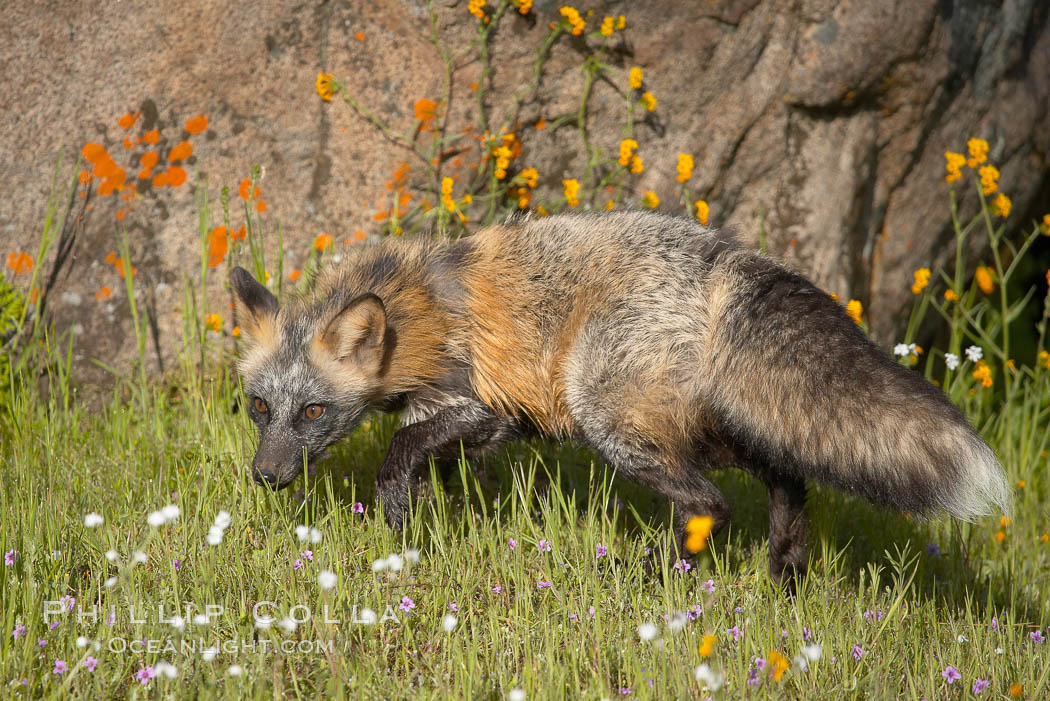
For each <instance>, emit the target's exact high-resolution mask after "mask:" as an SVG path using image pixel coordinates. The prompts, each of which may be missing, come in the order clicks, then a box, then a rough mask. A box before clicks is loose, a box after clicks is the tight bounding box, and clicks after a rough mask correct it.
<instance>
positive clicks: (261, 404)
mask: <svg viewBox="0 0 1050 701" xmlns="http://www.w3.org/2000/svg"><path fill="white" fill-rule="evenodd" d="M253 404H254V405H255V410H256V411H257V412H259V413H260V414H265V413H266V412H268V411H270V407H268V406H266V402H265V401H264V400H263V398H262V397H256V398H255V399H254V400H253Z"/></svg>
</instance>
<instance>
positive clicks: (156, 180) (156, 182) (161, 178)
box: [140, 171, 168, 187]
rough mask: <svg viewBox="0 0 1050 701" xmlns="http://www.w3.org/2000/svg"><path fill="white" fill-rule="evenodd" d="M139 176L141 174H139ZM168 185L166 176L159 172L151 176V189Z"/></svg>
mask: <svg viewBox="0 0 1050 701" xmlns="http://www.w3.org/2000/svg"><path fill="white" fill-rule="evenodd" d="M140 175H141V173H140ZM146 177H149V176H148V175H147V176H146ZM167 184H168V174H167V173H165V172H164V171H161V172H159V173H157V174H156V175H154V176H153V187H164V186H165V185H167Z"/></svg>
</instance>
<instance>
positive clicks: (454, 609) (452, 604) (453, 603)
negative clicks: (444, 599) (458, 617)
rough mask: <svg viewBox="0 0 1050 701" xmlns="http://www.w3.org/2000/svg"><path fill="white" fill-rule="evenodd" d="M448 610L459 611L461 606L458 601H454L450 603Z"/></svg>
mask: <svg viewBox="0 0 1050 701" xmlns="http://www.w3.org/2000/svg"><path fill="white" fill-rule="evenodd" d="M448 610H449V611H459V606H457V605H456V602H455V601H453V602H452V603H451V604H449V605H448Z"/></svg>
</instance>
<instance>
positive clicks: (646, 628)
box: [638, 623, 659, 642]
mask: <svg viewBox="0 0 1050 701" xmlns="http://www.w3.org/2000/svg"><path fill="white" fill-rule="evenodd" d="M658 632H659V630H658V629H657V627H656V624H655V623H643V624H642V625H640V626H638V637H639V638H641V639H642V640H643V641H646V642H647V641H649V640H652V639H653V638H655V637H656V634H657V633H658Z"/></svg>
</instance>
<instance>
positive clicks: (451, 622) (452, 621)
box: [441, 613, 459, 633]
mask: <svg viewBox="0 0 1050 701" xmlns="http://www.w3.org/2000/svg"><path fill="white" fill-rule="evenodd" d="M457 623H459V619H458V618H456V617H455V616H453V615H452V614H451V613H449V614H445V617H444V618H442V619H441V628H442V629H443V630H444V631H445V632H446V633H451V632H452V631H454V630H455V629H456V624H457Z"/></svg>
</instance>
